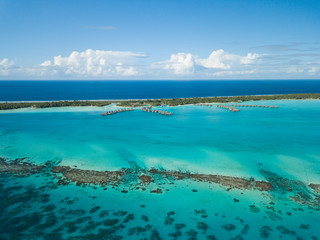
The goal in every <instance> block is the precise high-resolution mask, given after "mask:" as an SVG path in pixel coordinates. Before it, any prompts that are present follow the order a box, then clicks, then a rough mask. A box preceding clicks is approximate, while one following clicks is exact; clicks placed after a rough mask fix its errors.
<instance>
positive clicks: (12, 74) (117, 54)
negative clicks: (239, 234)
mask: <svg viewBox="0 0 320 240" xmlns="http://www.w3.org/2000/svg"><path fill="white" fill-rule="evenodd" d="M319 56H320V55H319V54H318V53H312V54H310V53H309V54H306V53H304V54H300V53H299V54H263V53H259V54H258V53H246V54H243V55H239V54H232V53H229V52H226V51H224V50H223V49H218V50H214V51H212V52H211V53H210V54H209V55H208V56H207V57H204V58H203V57H199V56H197V55H194V54H192V53H174V54H171V55H170V57H169V58H168V59H167V60H164V61H160V62H152V61H151V60H150V58H149V57H148V58H147V55H146V54H144V53H135V52H130V51H104V50H91V49H88V50H85V51H74V52H72V53H71V54H69V55H66V56H63V55H57V56H54V57H53V58H52V59H47V60H45V61H43V62H42V63H41V64H37V65H33V66H19V65H16V64H15V63H14V62H12V61H10V60H9V59H8V58H4V59H2V60H1V59H0V79H88V80H89V79H291V78H313V79H316V78H319V77H320V62H319Z"/></svg>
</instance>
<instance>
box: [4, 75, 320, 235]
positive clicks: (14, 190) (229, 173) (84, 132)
mask: <svg viewBox="0 0 320 240" xmlns="http://www.w3.org/2000/svg"><path fill="white" fill-rule="evenodd" d="M284 93H320V81H315V80H313V81H311V80H310V81H309V80H304V81H302V80H296V81H289V80H286V81H181V82H180V81H155V82H153V81H152V82H151V81H119V82H118V81H101V82H100V81H93V82H89V81H76V82H71V81H48V82H44V81H42V82H40V81H0V101H31V100H42V101H43V100H67V99H68V100H88V99H91V100H93V99H139V98H143V99H145V98H173V97H205V96H231V95H259V94H284ZM244 104H251V105H252V104H255V105H269V106H271V105H273V106H275V105H277V106H279V108H261V107H260V108H258V107H255V108H253V107H240V110H241V111H240V112H230V111H227V110H225V109H221V108H218V107H216V104H213V105H212V106H197V105H188V106H176V107H166V106H164V107H155V109H162V110H165V111H170V112H173V115H172V116H163V115H160V114H155V113H147V112H143V111H141V109H140V108H136V109H135V110H134V111H131V112H123V113H118V114H115V115H111V116H101V113H102V112H104V111H106V109H108V110H114V109H119V107H117V106H114V105H110V106H104V107H63V108H48V109H32V108H27V109H17V110H4V111H0V206H1V211H0V239H1V240H2V239H44V240H47V239H70V240H71V239H72V240H78V239H133V240H135V239H152V240H156V239H157V240H158V239H205V240H213V239H238V240H240V239H312V240H315V239H320V230H319V222H320V185H319V184H320V141H319V139H320V100H270V101H256V102H246V103H244ZM227 105H230V104H227ZM21 166H23V168H21ZM35 166H42V167H41V169H36V168H35ZM60 166H64V167H70V169H71V170H70V169H67V168H60V170H59V171H58V170H55V169H58V168H57V167H60ZM17 168H19V169H23V173H24V174H19V173H17V172H16V173H14V174H12V172H14V170H15V169H17ZM8 169H11V170H10V171H9V170H8ZM89 170H94V171H96V172H94V171H89ZM104 171H110V172H109V174H111V173H112V174H114V176H116V177H119V176H120V178H121V181H117V180H114V179H112V181H110V182H108V183H105V184H85V183H84V182H90V181H91V182H94V181H97V179H99V176H100V175H99V174H105V173H104ZM10 172H11V173H10ZM121 174H124V175H121ZM209 176H210V177H209ZM116 177H115V178H116ZM229 177H230V178H229ZM82 181H83V182H82ZM263 182H267V183H268V184H269V185H266V186H269V187H270V188H265V189H264V188H259V187H258V184H260V183H263ZM315 186H319V189H317V187H315Z"/></svg>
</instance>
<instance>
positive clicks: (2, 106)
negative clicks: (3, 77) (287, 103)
mask: <svg viewBox="0 0 320 240" xmlns="http://www.w3.org/2000/svg"><path fill="white" fill-rule="evenodd" d="M281 99H320V93H302V94H281V95H260V96H232V97H199V98H171V99H146V100H125V101H120V100H109V101H59V102H4V103H0V110H8V109H17V108H29V107H33V108H50V107H76V106H97V107H102V106H106V105H109V104H111V103H115V104H117V105H118V106H121V107H140V106H145V105H151V106H161V105H168V106H178V105H186V104H199V103H228V102H245V101H258V100H281Z"/></svg>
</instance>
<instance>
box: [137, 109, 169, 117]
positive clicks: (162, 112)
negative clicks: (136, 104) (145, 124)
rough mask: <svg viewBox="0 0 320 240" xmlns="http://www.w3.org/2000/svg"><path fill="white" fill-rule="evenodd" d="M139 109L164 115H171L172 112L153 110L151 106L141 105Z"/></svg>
mask: <svg viewBox="0 0 320 240" xmlns="http://www.w3.org/2000/svg"><path fill="white" fill-rule="evenodd" d="M141 111H143V112H151V113H158V114H161V115H165V116H170V115H173V113H172V112H167V111H161V110H153V109H152V107H143V108H141Z"/></svg>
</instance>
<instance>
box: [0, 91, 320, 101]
mask: <svg viewBox="0 0 320 240" xmlns="http://www.w3.org/2000/svg"><path fill="white" fill-rule="evenodd" d="M303 94H306V95H318V94H319V95H320V93H284V94H251V95H218V96H203V97H172V98H128V99H123V98H122V99H121V98H120V99H117V98H112V99H81V100H80V99H78V100H77V99H72V100H68V99H62V100H19V101H10V100H8V101H0V104H1V103H50V102H54V103H56V102H74V101H76V102H112V101H148V100H151V101H156V100H174V99H200V98H233V97H264V96H267V97H271V96H286V95H289V96H290V95H303ZM304 99H308V98H304ZM309 99H320V97H319V98H309ZM275 100H277V99H275ZM279 100H282V99H279ZM288 100H289V99H288ZM292 100H295V99H292ZM298 100H299V99H298Z"/></svg>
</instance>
